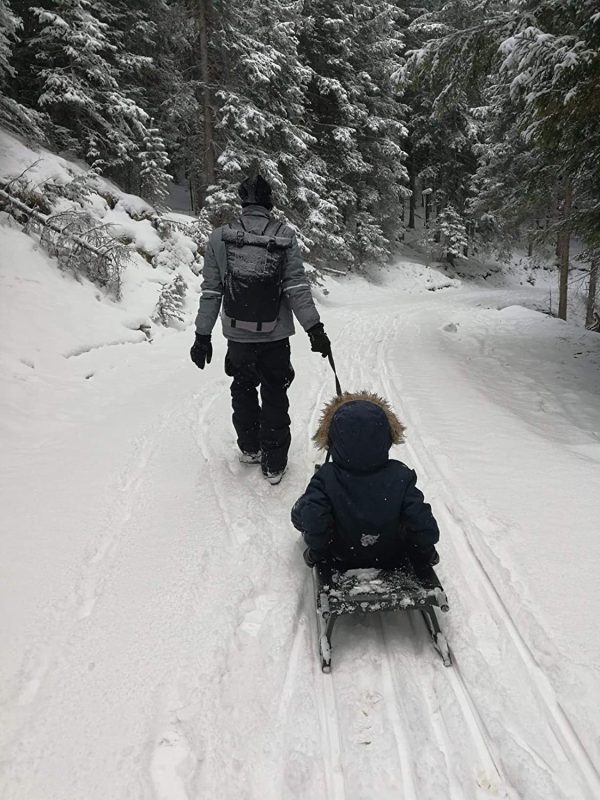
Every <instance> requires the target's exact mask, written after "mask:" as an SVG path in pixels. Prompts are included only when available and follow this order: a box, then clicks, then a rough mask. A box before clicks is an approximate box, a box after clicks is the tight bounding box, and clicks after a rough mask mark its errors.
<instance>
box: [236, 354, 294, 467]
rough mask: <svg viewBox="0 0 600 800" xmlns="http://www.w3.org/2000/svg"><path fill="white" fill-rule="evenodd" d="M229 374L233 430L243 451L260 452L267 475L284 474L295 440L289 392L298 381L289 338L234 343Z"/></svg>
mask: <svg viewBox="0 0 600 800" xmlns="http://www.w3.org/2000/svg"><path fill="white" fill-rule="evenodd" d="M225 372H226V374H227V375H229V376H230V377H232V378H233V382H232V384H231V403H232V406H233V427H234V428H235V431H236V433H237V443H238V446H239V448H240V450H242V451H243V452H244V453H257V452H258V451H259V450H260V451H261V452H262V458H261V466H262V470H263V472H264V473H265V474H266V473H274V472H281V471H282V470H283V469H285V466H286V464H287V454H288V450H289V448H290V441H291V436H290V417H289V415H288V409H289V406H290V404H289V400H288V396H287V390H288V387H289V385H290V384H291V382H292V381H293V380H294V370H293V369H292V365H291V363H290V342H289V339H280V340H279V341H277V342H258V343H246V342H233V341H230V342H229V343H228V347H227V355H226V357H225ZM259 386H260V403H259V399H258V391H257V389H258V387H259Z"/></svg>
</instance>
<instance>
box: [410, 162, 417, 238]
mask: <svg viewBox="0 0 600 800" xmlns="http://www.w3.org/2000/svg"><path fill="white" fill-rule="evenodd" d="M408 188H409V189H410V197H409V200H408V227H409V228H411V229H412V230H414V228H415V208H416V205H417V197H416V195H417V176H416V175H415V170H414V168H413V164H412V160H410V159H409V162H408Z"/></svg>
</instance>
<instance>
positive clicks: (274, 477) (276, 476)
mask: <svg viewBox="0 0 600 800" xmlns="http://www.w3.org/2000/svg"><path fill="white" fill-rule="evenodd" d="M285 471H286V468H285V467H284V468H283V469H282V470H281V471H280V472H263V475H264V476H265V478H266V480H268V481H269V483H270V484H271V486H276V485H277V484H278V483H281V479H282V478H283V476H284V475H285Z"/></svg>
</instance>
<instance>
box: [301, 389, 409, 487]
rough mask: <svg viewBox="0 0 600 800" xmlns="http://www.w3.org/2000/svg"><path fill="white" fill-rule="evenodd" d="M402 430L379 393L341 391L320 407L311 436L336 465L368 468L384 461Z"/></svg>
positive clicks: (364, 470) (360, 470)
mask: <svg viewBox="0 0 600 800" xmlns="http://www.w3.org/2000/svg"><path fill="white" fill-rule="evenodd" d="M404 431H405V427H404V425H403V424H402V423H401V422H400V420H399V419H398V417H397V416H396V414H395V413H394V411H393V410H392V408H391V406H390V404H389V403H388V402H387V400H384V398H383V397H379V395H376V394H372V393H370V392H366V391H362V392H356V393H350V392H344V394H342V395H341V396H340V397H335V398H334V399H333V400H331V402H329V403H328V404H327V405H326V406H325V408H324V409H323V412H322V414H321V420H320V422H319V427H318V429H317V432H316V434H315V436H314V440H315V442H316V444H317V447H319V448H320V449H322V450H330V451H331V456H332V458H333V460H334V462H335V463H336V464H338V465H339V466H341V467H346V468H347V469H351V470H353V471H357V472H370V471H372V470H374V469H378V468H379V467H381V466H383V465H384V464H385V462H386V461H387V460H388V453H389V449H390V447H391V446H392V445H393V444H400V443H401V442H403V441H404Z"/></svg>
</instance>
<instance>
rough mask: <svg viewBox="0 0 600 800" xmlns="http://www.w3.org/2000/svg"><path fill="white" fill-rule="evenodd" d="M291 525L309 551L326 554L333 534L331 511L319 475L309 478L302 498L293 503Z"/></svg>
mask: <svg viewBox="0 0 600 800" xmlns="http://www.w3.org/2000/svg"><path fill="white" fill-rule="evenodd" d="M292 524H293V525H294V527H295V528H296V529H297V530H299V531H300V533H301V534H302V536H303V537H304V541H305V542H306V544H307V546H308V547H309V548H310V549H311V550H313V551H314V552H315V553H317V554H320V553H325V552H326V550H327V548H328V547H329V544H330V543H331V541H332V539H333V533H334V521H333V509H332V506H331V502H330V500H329V497H328V496H327V493H326V491H325V485H324V483H323V479H322V478H321V477H320V476H319V473H317V474H316V475H314V476H313V477H312V478H311V481H310V483H309V484H308V486H307V488H306V491H305V492H304V494H303V495H302V497H301V498H300V499H299V500H296V502H295V503H294V507H293V508H292Z"/></svg>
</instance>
